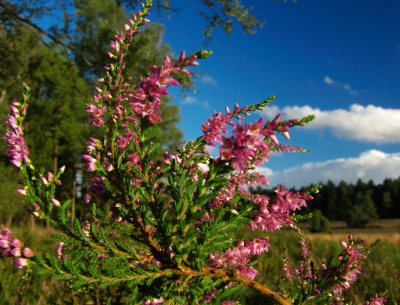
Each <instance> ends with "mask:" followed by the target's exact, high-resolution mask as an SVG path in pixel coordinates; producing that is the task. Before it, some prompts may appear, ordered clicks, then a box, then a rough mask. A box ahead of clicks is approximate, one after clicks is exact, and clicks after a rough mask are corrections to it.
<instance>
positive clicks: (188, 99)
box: [181, 96, 210, 108]
mask: <svg viewBox="0 0 400 305" xmlns="http://www.w3.org/2000/svg"><path fill="white" fill-rule="evenodd" d="M181 104H183V105H201V106H203V107H205V108H208V107H209V106H210V105H209V103H208V102H207V101H204V102H201V101H199V100H198V99H197V97H194V96H185V98H184V99H183V100H181Z"/></svg>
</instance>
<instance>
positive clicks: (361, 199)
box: [344, 192, 378, 228]
mask: <svg viewBox="0 0 400 305" xmlns="http://www.w3.org/2000/svg"><path fill="white" fill-rule="evenodd" d="M377 219H378V214H377V213H376V208H375V205H374V202H373V200H372V198H371V195H370V193H364V194H363V193H361V192H358V193H357V194H356V196H355V200H354V202H353V203H352V205H351V206H350V207H349V208H348V209H347V210H346V211H345V213H344V220H345V221H346V223H347V225H348V226H349V227H350V228H363V227H365V226H366V225H367V224H369V223H370V222H371V221H374V220H377Z"/></svg>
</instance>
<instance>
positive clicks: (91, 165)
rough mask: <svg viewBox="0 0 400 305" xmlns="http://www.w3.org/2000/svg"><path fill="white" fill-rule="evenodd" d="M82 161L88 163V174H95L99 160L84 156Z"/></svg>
mask: <svg viewBox="0 0 400 305" xmlns="http://www.w3.org/2000/svg"><path fill="white" fill-rule="evenodd" d="M82 159H83V160H85V161H86V168H87V171H88V172H94V171H95V170H96V168H97V165H96V162H97V160H96V159H95V158H93V157H92V156H89V155H83V156H82Z"/></svg>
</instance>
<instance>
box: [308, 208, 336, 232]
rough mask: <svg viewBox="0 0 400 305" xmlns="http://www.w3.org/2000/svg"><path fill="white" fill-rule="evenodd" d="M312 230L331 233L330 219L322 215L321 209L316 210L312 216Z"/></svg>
mask: <svg viewBox="0 0 400 305" xmlns="http://www.w3.org/2000/svg"><path fill="white" fill-rule="evenodd" d="M310 222H311V232H328V233H331V232H332V229H331V224H330V222H329V219H328V218H326V217H325V216H324V215H322V212H321V210H318V209H316V210H314V211H313V216H312V218H311V221H310Z"/></svg>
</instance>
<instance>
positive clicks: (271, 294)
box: [82, 267, 292, 305]
mask: <svg viewBox="0 0 400 305" xmlns="http://www.w3.org/2000/svg"><path fill="white" fill-rule="evenodd" d="M166 271H169V272H168V273H169V274H173V275H178V276H182V277H187V278H193V277H204V276H208V277H216V278H222V279H223V280H226V281H231V282H237V283H240V284H242V285H245V286H248V287H250V288H252V289H254V290H257V291H258V292H260V293H261V294H263V295H265V296H267V297H268V298H270V299H272V300H274V301H275V302H276V303H277V304H280V305H292V303H290V302H289V301H288V300H286V299H285V298H284V297H282V296H281V295H279V294H278V293H276V292H275V291H273V290H271V289H270V288H269V287H267V286H265V285H263V284H261V283H259V282H257V281H254V280H250V279H249V278H247V277H245V276H242V275H237V274H235V273H234V272H233V271H228V270H223V269H214V268H209V267H204V268H203V269H202V270H200V271H197V270H193V269H189V268H185V269H182V270H179V269H167V270H164V271H163V270H161V271H160V272H154V273H151V274H149V273H148V274H146V275H144V274H140V275H134V276H131V277H128V278H118V277H112V278H107V279H102V280H98V279H95V278H92V277H82V278H84V279H85V280H90V281H94V282H111V281H132V280H135V279H138V278H150V277H152V276H154V275H156V274H160V273H161V274H162V275H163V276H168V273H167V272H166Z"/></svg>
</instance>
